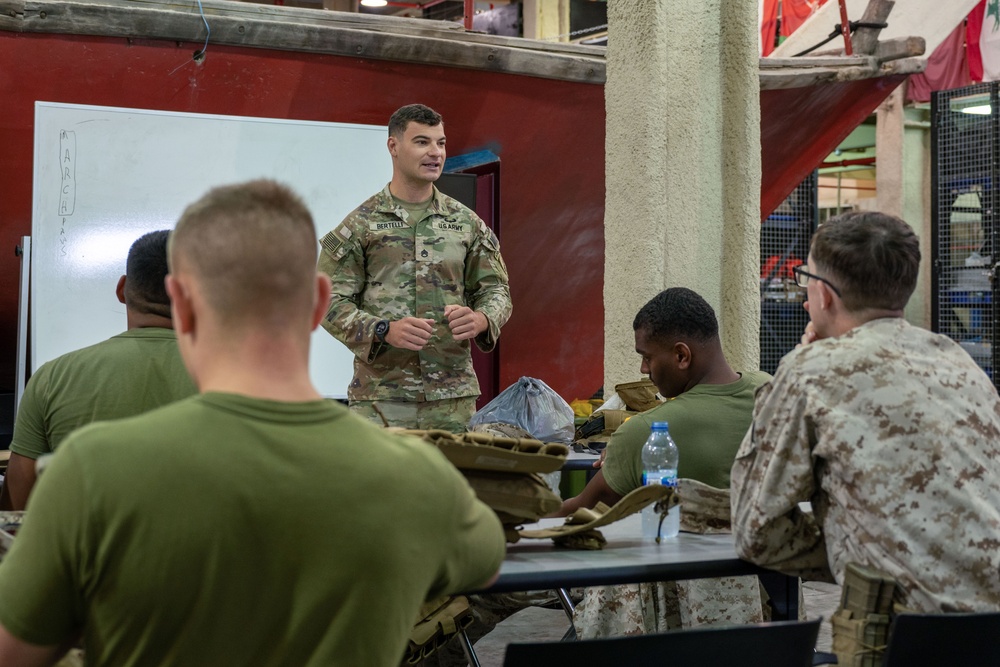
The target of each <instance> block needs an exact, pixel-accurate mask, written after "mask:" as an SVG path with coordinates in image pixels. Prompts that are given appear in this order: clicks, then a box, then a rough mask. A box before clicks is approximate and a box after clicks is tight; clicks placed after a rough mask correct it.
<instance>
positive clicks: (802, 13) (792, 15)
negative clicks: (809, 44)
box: [781, 0, 853, 37]
mask: <svg viewBox="0 0 1000 667" xmlns="http://www.w3.org/2000/svg"><path fill="white" fill-rule="evenodd" d="M826 1H827V0H781V35H782V37H788V36H789V35H791V34H792V33H793V32H795V31H796V30H798V27H799V26H800V25H802V23H803V22H804V21H805V20H806V19H807V18H809V17H810V16H812V15H813V12H815V11H816V10H817V9H819V8H820V7H822V6H823V5H824V4H826ZM834 1H836V0H834ZM852 18H853V17H852Z"/></svg>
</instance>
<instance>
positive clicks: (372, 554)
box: [0, 181, 504, 667]
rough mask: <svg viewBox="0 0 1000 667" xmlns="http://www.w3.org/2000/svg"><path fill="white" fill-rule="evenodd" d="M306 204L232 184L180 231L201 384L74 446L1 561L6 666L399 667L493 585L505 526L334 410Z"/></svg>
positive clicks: (187, 348) (452, 476) (419, 460)
mask: <svg viewBox="0 0 1000 667" xmlns="http://www.w3.org/2000/svg"><path fill="white" fill-rule="evenodd" d="M316 251H317V248H316V231H315V226H314V224H313V221H312V216H311V214H310V213H309V210H308V209H307V208H306V207H305V204H303V203H302V201H301V200H300V199H299V198H298V197H297V196H296V195H295V194H294V193H292V192H291V191H290V190H289V189H288V188H286V187H284V186H281V185H279V184H277V183H274V182H273V181H253V182H250V183H245V184H241V185H234V186H228V187H222V188H216V189H214V190H212V191H211V192H209V193H208V194H207V195H205V197H203V198H202V199H201V200H199V201H198V202H196V203H194V204H192V205H191V206H189V207H188V208H187V209H186V210H185V211H184V214H183V215H182V216H181V219H180V221H179V222H178V223H177V228H176V229H175V230H174V232H173V234H171V240H170V252H169V257H170V275H169V276H167V291H168V293H169V294H170V298H171V307H172V313H173V321H174V328H175V330H176V332H177V343H178V346H179V347H180V351H181V356H182V357H183V359H184V363H185V365H186V366H187V368H188V370H189V371H190V373H191V377H192V378H193V379H194V382H195V384H196V385H197V387H198V391H199V392H200V393H199V394H198V395H197V396H191V397H188V398H186V399H183V400H181V401H177V402H175V403H172V404H170V405H167V406H165V407H162V408H159V409H157V410H153V411H152V412H148V413H146V414H143V415H140V416H136V417H130V418H127V419H123V420H118V421H111V422H102V423H97V424H91V425H89V426H86V427H84V428H82V429H80V430H78V431H76V432H74V433H73V434H72V435H70V436H69V437H68V438H67V439H66V440H65V441H64V442H63V443H62V445H60V447H59V451H58V452H56V454H55V455H54V456H53V459H52V463H50V464H49V466H48V467H47V468H46V470H45V473H44V474H43V475H42V476H41V477H40V478H39V481H38V485H37V487H36V489H35V491H34V493H33V494H32V498H31V505H30V509H29V510H28V514H27V518H26V520H25V521H24V525H23V526H22V527H21V529H20V531H19V532H18V535H17V538H16V539H15V540H14V544H13V546H12V547H11V549H10V552H9V553H7V555H6V556H5V557H4V560H3V562H2V563H0V600H2V602H3V603H2V604H0V665H9V664H16V665H45V664H52V662H54V660H55V659H56V658H57V657H58V655H59V654H60V653H61V652H62V651H64V650H65V646H66V644H67V643H70V642H73V641H75V640H76V639H77V638H78V637H80V636H82V638H83V643H84V646H85V650H86V653H87V663H88V664H94V665H156V666H158V667H168V666H177V667H187V666H188V665H226V667H241V666H245V667H250V666H251V665H252V666H253V667H284V666H292V665H294V666H295V667H329V666H333V667H337V666H341V665H342V666H344V667H348V666H349V667H396V666H397V665H399V663H400V660H401V659H402V657H403V653H404V650H405V648H406V643H407V638H408V636H409V633H410V631H411V629H412V628H413V624H414V621H415V620H416V619H417V613H418V610H419V609H420V607H421V605H422V604H423V602H424V601H425V600H427V599H429V598H433V597H436V596H441V595H448V594H452V593H454V592H456V591H462V590H472V589H476V588H479V587H482V586H487V585H489V584H490V583H491V582H492V577H494V576H495V574H496V573H497V571H498V568H499V565H500V561H501V560H502V559H503V555H504V534H503V529H502V527H501V525H500V521H499V519H497V517H496V514H494V512H493V511H492V510H491V509H490V508H489V507H487V506H486V505H485V504H483V503H482V502H480V501H479V500H477V499H476V496H475V493H474V492H473V491H472V489H471V488H470V486H469V484H468V482H466V481H465V478H464V477H462V475H461V474H460V473H459V472H458V470H457V469H456V468H455V467H454V466H453V465H451V463H449V462H448V460H447V459H445V457H444V455H442V454H441V452H440V451H439V450H437V449H436V448H434V447H431V446H429V445H427V443H424V442H422V441H420V440H417V439H415V438H412V437H408V436H401V435H396V434H393V433H390V432H387V431H386V430H385V429H382V428H379V427H378V426H376V425H374V424H372V423H370V422H367V421H365V420H363V419H360V418H358V417H357V416H354V415H351V414H350V413H349V412H348V410H347V408H345V407H343V406H341V405H339V404H338V403H336V402H334V401H327V400H324V399H323V397H322V396H321V395H320V394H319V393H318V392H317V391H316V389H315V387H314V386H313V384H312V382H311V380H310V376H309V344H310V339H311V332H312V331H313V330H314V329H315V328H316V327H317V326H318V324H319V322H320V320H321V319H322V318H323V315H324V313H325V312H326V309H327V306H328V304H329V299H330V279H329V278H328V277H327V276H326V275H324V274H322V273H317V272H316V269H315V266H316Z"/></svg>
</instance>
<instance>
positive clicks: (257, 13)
mask: <svg viewBox="0 0 1000 667" xmlns="http://www.w3.org/2000/svg"><path fill="white" fill-rule="evenodd" d="M202 1H203V4H204V6H205V15H206V17H207V20H208V22H209V25H210V26H211V29H212V34H211V39H210V41H209V54H211V45H212V44H227V45H232V46H247V47H255V48H268V49H280V50H287V51H303V52H309V53H326V54H334V55H345V56H352V57H362V58H373V59H376V60H393V61H402V62H419V63H426V64H434V65H445V66H450V67H462V68H472V69H479V70H486V71H494V72H504V73H510V74H520V75H524V76H536V77H540V78H547V79H562V80H569V81H581V82H587V83H597V84H603V83H604V79H605V63H604V57H603V49H601V48H600V47H578V46H574V45H562V48H560V49H559V50H549V49H547V50H544V51H539V50H536V49H534V48H532V46H534V45H535V44H536V43H535V42H531V43H526V44H517V45H516V46H512V45H511V44H510V42H509V41H508V40H507V39H500V40H489V39H484V38H488V37H489V36H488V35H476V36H474V37H473V38H472V39H467V37H469V35H468V34H467V33H465V32H464V31H463V32H459V33H458V34H457V35H455V34H453V32H454V31H453V30H452V29H450V28H448V29H444V30H442V29H440V28H439V27H438V26H434V25H433V24H434V23H436V22H431V21H424V20H422V19H400V18H395V17H371V18H369V17H365V20H364V21H358V20H356V19H355V18H354V17H356V16H357V15H348V14H343V13H340V12H325V11H323V10H312V9H302V8H285V7H269V6H264V5H250V4H245V3H232V2H217V1H216V2H212V0H202ZM275 10H280V11H275ZM345 16H350V17H351V18H350V19H349V20H347V21H344V20H342V19H343V17H345ZM386 18H395V21H394V22H390V23H383V21H382V20H377V21H375V20H374V19H386ZM395 22H403V24H402V25H400V24H397V23H395ZM425 23H427V24H431V25H428V26H426V27H425V26H424V25H423V24H425ZM0 29H2V30H12V31H16V32H45V33H60V34H80V35H101V36H106V37H128V38H137V37H143V38H152V39H170V40H180V41H189V42H195V43H198V42H201V41H202V40H204V39H205V26H204V24H203V23H202V19H201V16H200V14H199V13H198V10H197V6H196V5H194V4H185V5H171V4H170V3H162V2H142V1H139V2H136V1H134V0H128V1H127V2H118V1H116V0H101V2H100V4H96V3H92V2H77V1H74V0H0ZM390 29H391V30H390ZM568 46H570V47H572V48H570V49H567V48H566V47H568ZM595 50H597V52H599V53H600V54H601V55H600V57H598V56H597V55H596V54H595V53H594V51H595Z"/></svg>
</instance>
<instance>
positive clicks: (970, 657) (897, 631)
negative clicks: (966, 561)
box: [882, 612, 1000, 667]
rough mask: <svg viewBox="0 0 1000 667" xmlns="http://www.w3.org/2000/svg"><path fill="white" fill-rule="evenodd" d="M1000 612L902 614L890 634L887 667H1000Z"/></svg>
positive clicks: (893, 623)
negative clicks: (943, 666)
mask: <svg viewBox="0 0 1000 667" xmlns="http://www.w3.org/2000/svg"><path fill="white" fill-rule="evenodd" d="M998 637H1000V612H988V613H979V614H900V615H899V616H897V617H896V618H895V620H894V621H893V622H892V626H891V628H890V630H889V644H888V647H887V648H886V651H885V660H884V662H883V663H882V664H883V665H884V667H912V666H913V665H961V667H997V665H1000V639H998Z"/></svg>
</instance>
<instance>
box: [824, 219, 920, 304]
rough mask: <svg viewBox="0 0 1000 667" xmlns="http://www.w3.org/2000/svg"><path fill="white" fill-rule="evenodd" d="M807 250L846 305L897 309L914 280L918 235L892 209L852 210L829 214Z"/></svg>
mask: <svg viewBox="0 0 1000 667" xmlns="http://www.w3.org/2000/svg"><path fill="white" fill-rule="evenodd" d="M809 255H810V256H811V257H812V261H813V263H814V264H815V265H816V270H817V271H818V272H822V274H823V277H824V278H826V279H827V280H829V281H830V282H831V283H833V284H834V285H835V286H836V287H837V289H839V290H840V296H841V300H842V301H843V303H844V307H845V308H846V309H847V310H848V311H854V312H856V311H860V310H866V309H869V308H872V309H887V310H901V309H902V308H903V307H904V306H906V302H907V301H909V299H910V295H911V294H913V290H914V289H915V288H916V286H917V274H918V272H919V269H920V240H919V239H918V238H917V235H916V234H915V233H914V231H913V229H912V228H911V227H910V226H909V225H908V224H906V222H904V221H903V220H901V219H899V218H897V217H895V216H893V215H888V214H886V213H879V212H877V211H855V212H850V213H844V214H842V215H839V216H837V217H835V218H831V219H830V220H828V221H827V222H826V223H824V224H823V225H822V226H820V228H819V229H818V230H816V234H815V235H814V236H813V240H812V246H811V247H810V250H809Z"/></svg>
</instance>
